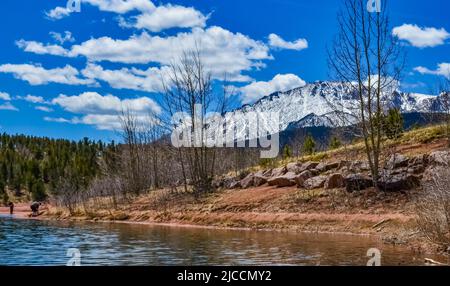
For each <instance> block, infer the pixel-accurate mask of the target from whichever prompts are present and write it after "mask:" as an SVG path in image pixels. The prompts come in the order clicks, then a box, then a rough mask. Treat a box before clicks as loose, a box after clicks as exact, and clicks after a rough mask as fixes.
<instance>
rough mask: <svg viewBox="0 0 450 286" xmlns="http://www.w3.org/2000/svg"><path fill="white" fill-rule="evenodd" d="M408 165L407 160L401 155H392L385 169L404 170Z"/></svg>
mask: <svg viewBox="0 0 450 286" xmlns="http://www.w3.org/2000/svg"><path fill="white" fill-rule="evenodd" d="M408 163H409V159H408V158H406V157H405V156H403V155H402V154H392V155H391V156H389V158H388V160H387V162H386V168H387V169H390V170H393V169H397V168H404V167H407V166H408Z"/></svg>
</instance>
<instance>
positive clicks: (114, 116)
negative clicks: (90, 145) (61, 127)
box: [45, 92, 161, 130]
mask: <svg viewBox="0 0 450 286" xmlns="http://www.w3.org/2000/svg"><path fill="white" fill-rule="evenodd" d="M52 103H53V104H55V105H58V106H60V107H61V108H63V109H64V110H66V111H68V112H71V113H74V114H79V115H80V116H75V117H73V118H71V119H66V118H52V117H47V118H46V119H45V120H47V121H52V122H62V123H72V124H87V125H93V126H95V127H96V128H97V129H100V130H116V129H119V128H120V127H121V122H120V114H121V112H122V111H129V112H130V113H132V114H133V115H134V116H135V117H136V119H137V120H138V121H140V122H148V120H150V118H151V114H159V113H161V107H160V106H159V105H158V104H157V103H156V102H155V101H154V100H152V99H150V98H148V97H139V98H131V99H130V98H128V99H120V98H118V97H117V96H114V95H111V94H109V95H105V96H103V95H100V94H98V93H96V92H85V93H82V94H80V95H74V96H67V95H64V94H61V95H59V96H58V97H56V98H54V99H53V100H52Z"/></svg>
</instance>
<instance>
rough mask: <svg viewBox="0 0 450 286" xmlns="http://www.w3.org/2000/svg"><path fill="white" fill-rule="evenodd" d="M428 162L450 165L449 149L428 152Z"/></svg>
mask: <svg viewBox="0 0 450 286" xmlns="http://www.w3.org/2000/svg"><path fill="white" fill-rule="evenodd" d="M428 160H429V162H430V163H431V164H434V165H438V166H449V165H450V151H435V152H433V153H431V154H430V156H429V158H428Z"/></svg>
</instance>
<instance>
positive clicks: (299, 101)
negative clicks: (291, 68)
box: [234, 81, 443, 131]
mask: <svg viewBox="0 0 450 286" xmlns="http://www.w3.org/2000/svg"><path fill="white" fill-rule="evenodd" d="M383 102H384V106H387V107H389V108H392V107H396V108H399V109H400V111H401V112H402V113H411V112H440V111H442V110H443V108H442V104H441V103H440V100H439V97H438V96H433V95H426V94H418V93H404V92H401V91H399V90H395V91H393V92H392V93H391V94H389V95H385V96H384V98H383ZM357 108H358V96H357V94H356V93H355V92H353V91H352V90H351V88H349V86H348V85H346V84H344V83H340V82H324V81H318V82H314V83H309V84H306V85H305V86H303V87H299V88H295V89H293V90H290V91H286V92H276V93H274V94H271V95H268V96H265V97H263V98H261V99H260V100H258V101H257V102H255V103H254V104H250V105H244V106H242V107H241V108H239V109H237V110H235V111H234V113H235V112H236V111H239V112H243V113H244V114H245V113H247V112H278V113H279V116H280V126H279V127H280V131H283V130H285V129H286V128H287V127H288V126H289V125H291V126H290V127H293V126H295V127H298V128H301V127H318V126H326V127H335V126H342V125H350V124H353V123H355V122H357V114H358V111H357V110H358V109H357ZM336 110H339V111H336ZM344 122H345V123H344Z"/></svg>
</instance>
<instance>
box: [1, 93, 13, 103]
mask: <svg viewBox="0 0 450 286" xmlns="http://www.w3.org/2000/svg"><path fill="white" fill-rule="evenodd" d="M0 99H2V100H6V101H8V100H11V96H10V95H9V93H7V92H0Z"/></svg>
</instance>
